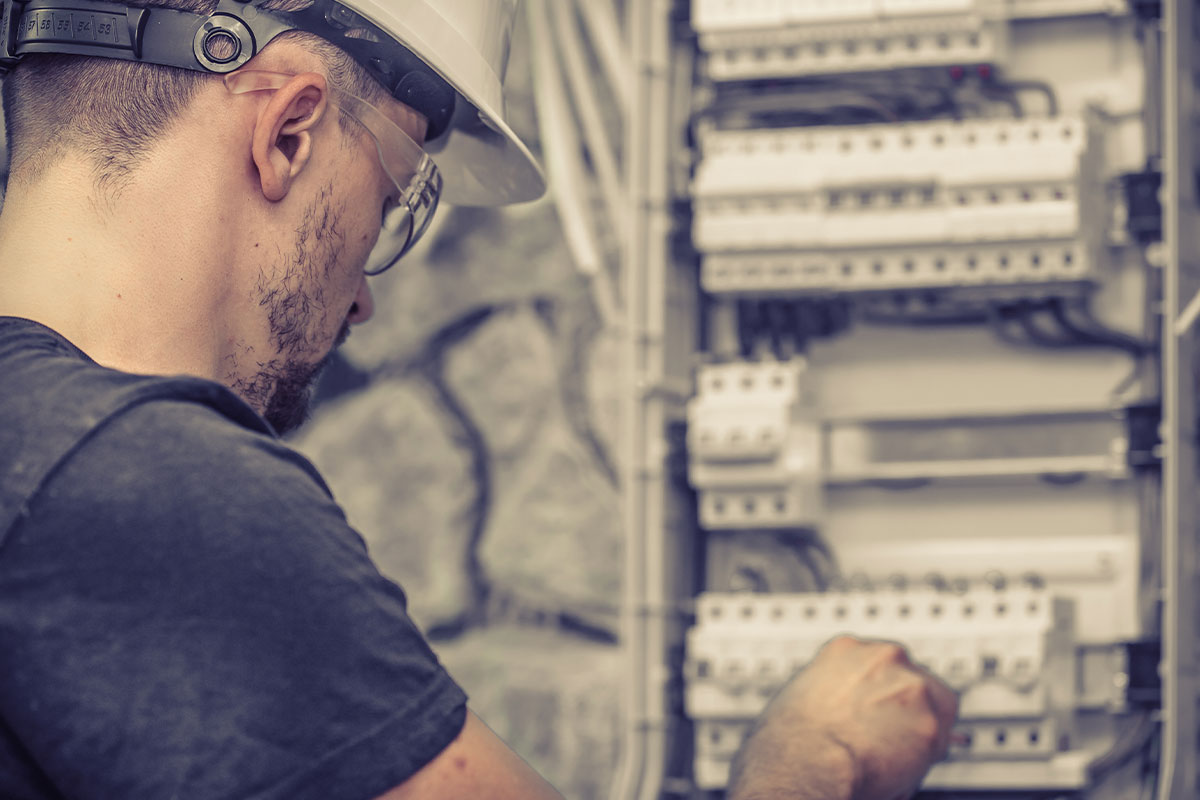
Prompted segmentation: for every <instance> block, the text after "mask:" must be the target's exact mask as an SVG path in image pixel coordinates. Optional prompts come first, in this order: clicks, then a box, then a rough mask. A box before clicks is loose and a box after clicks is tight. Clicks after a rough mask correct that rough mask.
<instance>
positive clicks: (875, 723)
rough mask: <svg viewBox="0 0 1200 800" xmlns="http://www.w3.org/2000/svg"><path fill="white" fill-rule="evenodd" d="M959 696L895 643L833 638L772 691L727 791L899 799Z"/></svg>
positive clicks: (749, 796)
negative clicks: (803, 665) (916, 664)
mask: <svg viewBox="0 0 1200 800" xmlns="http://www.w3.org/2000/svg"><path fill="white" fill-rule="evenodd" d="M957 714H958V699H957V697H956V696H955V694H954V693H953V692H952V691H951V690H950V689H949V688H948V687H947V686H946V685H945V684H943V683H942V682H941V681H940V680H938V679H937V678H936V677H934V676H933V675H931V674H930V673H929V672H927V671H926V670H924V669H922V668H921V667H918V666H915V665H914V664H913V663H912V662H911V661H909V659H908V654H907V653H906V652H905V650H904V648H903V647H900V646H899V645H896V644H891V643H886V642H864V641H860V640H858V639H854V638H852V637H849V636H842V637H839V638H837V639H834V640H833V641H831V642H830V643H829V644H827V645H825V647H824V648H823V649H822V650H821V652H820V653H819V654H818V655H817V657H816V658H815V659H814V660H813V662H812V663H811V664H809V665H808V667H806V668H805V669H804V670H803V671H801V672H800V673H798V674H797V675H796V676H795V677H793V678H792V680H791V681H790V682H789V683H788V684H787V685H786V686H785V687H784V688H783V689H782V690H780V692H779V694H777V695H776V696H775V699H773V700H772V701H771V703H770V705H769V706H768V707H767V709H766V711H764V712H763V715H762V717H760V718H759V720H758V723H757V724H756V725H755V727H754V730H753V731H752V732H751V734H750V736H749V737H748V738H747V739H746V741H745V743H744V744H743V745H742V749H741V751H740V752H739V753H738V756H737V758H736V759H734V763H733V771H732V774H731V776H730V785H729V793H728V796H729V798H730V800H767V798H771V799H772V800H902V799H903V798H907V797H909V796H911V795H912V794H913V793H915V792H916V790H917V788H918V787H919V786H920V783H921V780H922V779H923V778H924V777H925V773H926V772H928V771H929V767H930V766H931V765H932V764H933V763H934V762H936V761H939V760H941V759H942V758H944V757H945V755H946V752H947V750H948V748H949V744H950V730H951V727H952V726H953V724H954V720H955V717H956V716H957Z"/></svg>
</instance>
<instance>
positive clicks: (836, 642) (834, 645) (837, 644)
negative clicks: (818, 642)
mask: <svg viewBox="0 0 1200 800" xmlns="http://www.w3.org/2000/svg"><path fill="white" fill-rule="evenodd" d="M861 646H862V642H861V641H860V640H858V639H856V638H854V637H853V636H850V635H849V634H845V633H843V634H841V635H839V636H835V637H833V638H832V639H830V640H829V641H828V642H827V643H826V644H825V650H828V651H829V652H831V653H848V652H851V651H852V650H855V649H857V648H859V647H861Z"/></svg>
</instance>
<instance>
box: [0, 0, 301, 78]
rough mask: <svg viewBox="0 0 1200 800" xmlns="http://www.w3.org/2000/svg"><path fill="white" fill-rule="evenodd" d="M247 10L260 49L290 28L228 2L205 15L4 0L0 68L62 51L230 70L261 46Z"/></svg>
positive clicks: (86, 0)
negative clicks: (246, 14)
mask: <svg viewBox="0 0 1200 800" xmlns="http://www.w3.org/2000/svg"><path fill="white" fill-rule="evenodd" d="M247 11H249V12H250V13H251V15H253V16H254V17H255V27H256V28H258V33H259V36H261V37H262V39H263V42H264V44H265V42H267V41H270V39H272V38H274V36H275V35H277V34H278V33H282V32H283V31H284V30H287V29H288V27H289V26H287V25H285V24H283V23H282V22H279V21H277V20H274V19H272V18H271V17H269V16H268V15H266V14H258V13H257V10H256V9H253V7H246V6H243V5H241V4H239V3H236V2H231V1H230V0H222V2H221V4H220V6H218V9H217V12H216V13H214V14H212V15H209V16H203V15H199V14H192V13H189V12H186V11H176V10H174V9H169V8H157V7H151V8H132V7H130V6H126V5H122V4H119V3H105V2H97V0H28V2H26V0H3V13H2V16H0V65H2V66H3V67H5V68H11V67H12V66H13V65H14V64H16V62H17V61H19V60H20V58H21V57H22V56H25V55H28V54H31V53H64V54H68V55H80V56H101V57H104V58H121V59H127V60H130V61H147V62H150V63H154V64H162V65H166V66H172V67H182V68H184V69H191V70H199V71H205V72H218V73H223V72H232V71H233V70H235V69H237V68H238V67H240V66H242V65H243V64H245V63H246V62H247V61H249V60H250V59H251V58H252V57H253V56H254V54H255V53H256V52H257V51H258V47H259V45H258V44H257V42H256V38H255V34H254V33H253V32H252V31H251V29H250V27H249V26H248V25H247V24H246V22H245V21H243V19H242V18H241V17H242V16H243V15H245V13H246V12H247ZM230 12H232V13H230ZM188 45H190V46H188Z"/></svg>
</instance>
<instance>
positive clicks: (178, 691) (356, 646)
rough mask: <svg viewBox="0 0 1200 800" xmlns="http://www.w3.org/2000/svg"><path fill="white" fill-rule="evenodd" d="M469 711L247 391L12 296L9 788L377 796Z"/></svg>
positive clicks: (2, 338) (6, 662)
mask: <svg viewBox="0 0 1200 800" xmlns="http://www.w3.org/2000/svg"><path fill="white" fill-rule="evenodd" d="M465 718H466V696H465V695H464V694H463V692H462V690H461V689H459V688H458V686H456V685H455V683H454V682H453V681H452V680H451V678H450V677H449V676H448V675H447V674H446V672H445V671H444V670H443V669H442V667H441V666H440V665H439V664H438V661H437V659H436V657H435V656H434V654H433V653H432V652H431V651H430V649H429V647H428V646H427V644H426V643H425V641H424V639H423V638H422V636H421V634H420V632H419V631H418V630H417V629H416V628H415V627H414V625H413V623H412V622H411V620H410V619H409V617H408V615H407V613H406V610H405V597H404V593H403V592H402V591H401V590H400V588H399V587H397V586H396V585H395V584H393V583H392V582H390V581H389V580H387V579H386V578H384V577H383V576H381V575H380V574H379V572H378V570H377V569H376V568H375V566H374V565H373V564H372V562H371V560H370V558H369V557H368V555H367V552H366V547H365V545H364V543H363V541H362V539H361V537H360V536H359V535H358V534H357V533H355V532H354V531H353V530H352V529H351V528H350V527H349V526H348V525H347V523H346V520H345V517H344V515H343V514H342V511H341V509H340V508H339V507H338V506H337V504H336V503H335V502H334V501H333V499H332V497H331V495H330V493H329V490H328V488H327V487H326V486H325V484H324V483H323V482H322V480H321V478H320V476H319V475H318V474H317V472H316V469H315V468H314V467H313V466H312V465H311V464H310V463H309V462H308V461H307V460H305V459H304V458H303V457H301V456H300V455H298V454H297V453H295V452H294V451H293V450H291V449H290V448H288V447H287V446H285V445H284V444H282V443H281V442H280V441H279V440H278V439H277V438H276V437H275V435H274V434H273V433H272V431H271V430H270V427H269V426H268V425H267V423H265V422H264V421H263V420H262V419H261V418H259V417H258V415H256V414H255V413H254V412H253V411H252V410H251V409H250V408H249V407H248V406H246V405H245V404H244V403H242V401H241V400H239V399H238V398H237V397H236V396H235V395H233V394H232V393H230V392H229V391H227V390H226V389H224V388H223V387H221V386H219V385H218V384H215V383H211V382H207V381H201V380H197V379H192V378H170V379H166V378H156V377H141V376H134V375H128V374H125V373H121V372H116V371H113V370H108V369H105V368H102V367H100V366H98V365H96V364H95V363H93V362H92V361H91V360H90V359H88V358H87V356H85V355H84V354H83V353H81V352H80V351H79V350H77V349H76V348H75V347H73V346H72V345H71V344H69V343H68V342H67V341H66V340H65V339H63V338H62V337H61V336H59V335H58V334H56V333H54V332H53V331H51V330H49V329H48V328H45V327H43V326H41V325H38V324H36V323H33V322H29V321H27V320H19V319H15V318H3V317H0V798H5V800H48V799H49V798H63V797H69V798H73V799H74V800H90V799H92V798H95V800H117V799H118V798H119V800H188V799H190V798H195V799H196V800H220V799H222V798H228V799H229V800H234V799H235V798H236V800H249V799H250V798H254V800H268V799H274V798H279V800H283V799H284V798H287V799H288V800H303V799H304V798H312V800H331V799H336V800H343V799H344V800H371V798H374V797H376V796H378V795H380V794H382V793H384V792H386V791H387V790H388V789H390V788H392V787H393V786H395V785H397V784H399V783H402V782H403V781H404V780H405V779H407V778H408V777H409V776H411V775H412V774H413V773H414V772H416V771H417V770H419V769H420V768H421V767H422V766H424V765H425V764H427V763H428V762H429V761H430V760H432V759H433V758H434V757H435V756H436V755H437V754H438V753H440V752H441V751H442V750H443V749H444V748H445V747H446V745H447V744H449V743H450V742H451V741H452V740H453V739H454V738H455V737H456V736H457V735H458V733H459V732H460V731H461V729H462V726H463V723H464V721H465Z"/></svg>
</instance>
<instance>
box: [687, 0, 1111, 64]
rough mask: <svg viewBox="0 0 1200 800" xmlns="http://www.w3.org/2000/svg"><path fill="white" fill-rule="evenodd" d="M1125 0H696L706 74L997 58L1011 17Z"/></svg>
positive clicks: (1088, 9) (1080, 11)
mask: <svg viewBox="0 0 1200 800" xmlns="http://www.w3.org/2000/svg"><path fill="white" fill-rule="evenodd" d="M1127 12H1128V2H1127V0H693V2H692V25H693V27H694V28H695V30H696V32H697V34H698V36H699V43H700V49H701V52H702V53H703V54H704V59H703V61H702V62H701V63H702V66H703V69H704V72H705V74H706V75H707V77H708V78H710V79H711V80H714V81H746V80H759V79H764V78H787V77H800V76H807V75H832V74H846V73H855V72H868V71H878V70H887V69H903V68H906V67H942V66H949V65H964V64H1002V63H1004V62H1005V61H1006V59H1007V58H1008V55H1009V47H1008V39H1009V29H1008V21H1009V20H1014V19H1040V18H1045V17H1064V16H1074V15H1084V14H1111V15H1117V14H1123V13H1127Z"/></svg>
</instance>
